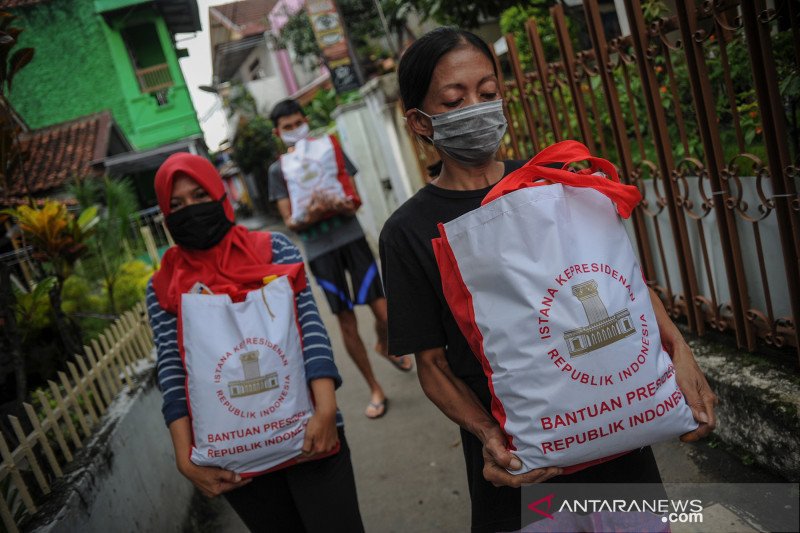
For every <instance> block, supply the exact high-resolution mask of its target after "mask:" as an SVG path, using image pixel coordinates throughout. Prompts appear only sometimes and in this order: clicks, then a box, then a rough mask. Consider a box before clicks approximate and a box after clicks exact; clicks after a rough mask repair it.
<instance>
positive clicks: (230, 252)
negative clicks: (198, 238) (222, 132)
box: [153, 152, 306, 314]
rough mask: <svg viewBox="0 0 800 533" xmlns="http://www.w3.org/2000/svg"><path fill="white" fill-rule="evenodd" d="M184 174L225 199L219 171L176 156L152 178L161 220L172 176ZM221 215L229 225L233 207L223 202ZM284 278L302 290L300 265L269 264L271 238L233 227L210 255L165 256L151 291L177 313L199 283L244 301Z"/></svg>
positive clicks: (200, 160) (177, 252)
mask: <svg viewBox="0 0 800 533" xmlns="http://www.w3.org/2000/svg"><path fill="white" fill-rule="evenodd" d="M179 173H180V174H186V175H188V176H189V177H190V178H192V179H193V180H194V181H196V182H197V183H198V185H200V186H201V187H203V188H204V189H205V190H206V191H207V192H208V194H209V196H211V198H212V199H213V200H215V201H219V200H220V199H221V198H222V197H223V195H224V194H225V187H224V186H223V184H222V178H220V175H219V173H218V172H217V169H216V168H214V165H212V164H211V162H210V161H208V160H207V159H205V158H204V157H200V156H197V155H192V154H188V153H185V152H180V153H177V154H173V155H171V156H169V158H167V160H166V161H164V164H162V165H161V167H160V168H159V169H158V172H157V173H156V180H155V189H156V196H157V197H158V205H159V207H161V212H162V213H164V216H167V215H169V214H170V205H169V204H170V197H171V196H172V184H173V181H174V179H175V175H176V174H179ZM224 208H225V215H226V216H227V217H228V219H229V220H230V221H231V222H233V221H234V214H233V206H232V205H231V203H230V201H228V200H227V199H226V200H225V201H224ZM271 275H276V276H281V275H288V276H289V278H290V281H291V282H292V286H293V287H294V289H295V291H300V290H302V289H303V288H304V287H305V286H306V279H305V271H304V270H303V264H302V263H295V264H289V265H273V264H272V236H271V235H270V234H269V233H266V232H255V231H249V230H248V229H247V228H245V227H244V226H234V227H232V228H231V229H230V230H229V231H228V233H227V234H226V235H225V237H223V238H222V240H221V241H220V242H218V243H217V244H215V245H214V246H212V247H211V248H209V249H208V250H192V249H188V248H183V247H181V246H177V245H176V246H173V247H172V248H170V249H169V250H167V252H166V253H165V254H164V257H163V259H162V262H161V268H160V269H159V270H158V271H157V272H156V273H155V274H154V275H153V289H154V290H155V293H156V297H157V298H158V303H159V304H160V305H161V307H162V308H163V309H165V310H166V311H169V312H170V313H172V314H177V313H178V309H179V306H180V301H181V295H182V294H185V293H187V292H189V291H190V290H191V289H192V287H193V286H194V285H195V284H196V283H197V282H198V281H199V282H201V283H204V284H205V285H206V286H207V287H208V288H209V289H211V292H213V293H214V294H228V295H230V297H231V299H233V301H235V302H237V301H242V300H244V298H245V296H246V294H247V292H249V291H251V290H254V289H257V288H259V287H261V286H262V285H263V284H264V282H263V280H264V278H265V277H267V276H271Z"/></svg>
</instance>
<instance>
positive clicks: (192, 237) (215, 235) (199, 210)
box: [166, 196, 233, 250]
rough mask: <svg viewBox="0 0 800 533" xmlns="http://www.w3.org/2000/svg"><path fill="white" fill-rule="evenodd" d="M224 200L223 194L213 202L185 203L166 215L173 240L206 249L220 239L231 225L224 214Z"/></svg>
mask: <svg viewBox="0 0 800 533" xmlns="http://www.w3.org/2000/svg"><path fill="white" fill-rule="evenodd" d="M224 201H225V196H223V197H222V198H221V199H220V200H218V201H214V202H203V203H202V204H193V205H187V206H186V207H184V208H183V209H179V210H178V211H175V212H174V213H170V214H169V215H167V217H166V223H167V229H169V232H170V234H171V235H172V238H173V240H174V241H175V242H176V243H177V244H178V245H180V246H183V247H184V248H191V249H193V250H207V249H209V248H211V247H212V246H214V245H215V244H217V243H218V242H219V241H221V240H222V238H223V237H224V236H225V234H226V233H228V230H230V229H231V228H232V227H233V222H231V221H230V220H228V217H226V216H225V208H224V207H223V204H222V202H224Z"/></svg>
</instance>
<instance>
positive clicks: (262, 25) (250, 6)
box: [209, 0, 278, 37]
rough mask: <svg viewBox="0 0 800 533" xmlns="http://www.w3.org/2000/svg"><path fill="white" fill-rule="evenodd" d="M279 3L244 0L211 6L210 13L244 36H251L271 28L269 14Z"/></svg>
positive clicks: (262, 0) (270, 0)
mask: <svg viewBox="0 0 800 533" xmlns="http://www.w3.org/2000/svg"><path fill="white" fill-rule="evenodd" d="M277 3H278V0H242V1H241V2H232V3H230V4H223V5H219V6H213V7H210V8H209V13H210V14H211V16H212V17H214V18H216V19H217V20H219V21H220V22H222V23H223V24H224V25H226V26H228V27H229V28H230V29H231V30H234V31H236V32H238V33H240V34H242V37H249V36H250V35H256V34H259V33H264V32H265V31H267V30H268V29H269V21H268V20H267V15H269V12H270V11H272V8H274V7H275V4H277ZM215 11H216V13H215Z"/></svg>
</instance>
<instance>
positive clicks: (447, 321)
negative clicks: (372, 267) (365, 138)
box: [380, 161, 525, 410]
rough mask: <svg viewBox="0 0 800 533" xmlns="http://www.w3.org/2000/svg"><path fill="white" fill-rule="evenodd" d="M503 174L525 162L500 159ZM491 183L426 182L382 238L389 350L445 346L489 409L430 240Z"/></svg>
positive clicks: (479, 371) (482, 378)
mask: <svg viewBox="0 0 800 533" xmlns="http://www.w3.org/2000/svg"><path fill="white" fill-rule="evenodd" d="M503 163H504V165H505V169H504V174H503V175H504V176H505V175H508V174H509V173H511V172H513V171H515V170H517V169H518V168H520V167H521V166H522V165H524V164H525V161H504V162H503ZM490 190H492V187H486V188H484V189H478V190H474V191H454V190H449V189H442V188H441V187H437V186H435V185H430V184H429V185H427V186H426V187H424V188H422V189H420V190H419V191H418V192H417V194H415V195H414V196H412V197H411V198H410V199H409V200H408V201H407V202H406V203H404V204H403V205H402V206H400V208H399V209H397V211H395V212H394V214H392V216H391V217H390V218H389V220H387V221H386V224H385V225H384V226H383V231H381V237H380V254H381V265H382V269H383V283H384V288H385V290H386V302H387V306H388V316H389V353H390V354H392V355H403V354H407V353H415V352H419V351H422V350H429V349H432V348H444V349H445V354H446V357H447V362H448V364H449V365H450V368H451V369H452V371H453V374H455V375H456V377H459V378H461V379H462V380H464V382H466V383H467V385H469V387H470V388H471V389H472V390H473V391H474V392H475V393H476V394H477V395H478V398H479V399H480V400H481V402H482V403H483V404H484V406H485V407H486V409H487V410H488V409H489V404H490V399H491V397H490V394H489V386H488V384H487V382H486V375H485V374H484V373H483V369H482V368H481V365H480V363H479V362H478V359H477V358H476V357H475V355H474V354H473V353H472V350H471V349H470V347H469V345H468V344H467V340H466V339H465V338H464V336H463V335H462V334H461V330H459V328H458V325H457V324H456V321H455V319H454V318H453V314H452V313H451V312H450V308H449V307H448V306H447V301H446V300H445V298H444V293H443V292H442V280H441V277H440V275H439V268H438V266H437V264H436V258H435V256H434V254H433V246H432V245H431V240H432V239H435V238H437V237H439V230H438V224H439V223H440V222H441V223H446V222H450V221H451V220H453V219H455V218H458V217H460V216H461V215H463V214H464V213H468V212H469V211H472V210H474V209H477V208H478V207H480V205H481V201H482V200H483V199H484V197H485V196H486V195H487V194H488V193H489V191H490Z"/></svg>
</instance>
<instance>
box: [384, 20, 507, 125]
mask: <svg viewBox="0 0 800 533" xmlns="http://www.w3.org/2000/svg"><path fill="white" fill-rule="evenodd" d="M461 46H473V47H474V48H476V49H477V50H478V51H479V52H480V53H482V54H483V55H485V56H486V57H487V59H489V61H490V62H491V63H492V68H493V69H494V73H495V75H497V65H496V64H495V62H494V55H493V54H492V51H491V49H490V48H489V45H487V44H486V42H485V41H484V40H483V39H481V38H480V37H478V36H477V35H475V34H474V33H472V32H469V31H466V30H461V29H459V28H455V27H451V26H442V27H440V28H436V29H435V30H432V31H429V32H428V33H426V34H425V35H423V36H422V37H420V38H419V39H417V40H416V41H414V43H413V44H412V45H411V46H409V47H408V50H406V51H405V53H404V54H403V57H402V58H401V59H400V65H399V66H398V67H397V81H398V83H399V85H400V99H401V100H402V101H403V107H404V108H405V109H406V111H407V110H409V109H414V108H417V107H419V106H420V105H422V101H423V100H424V99H425V95H426V94H428V87H430V85H431V78H433V71H434V70H435V69H436V65H437V64H438V63H439V60H440V59H442V57H444V55H445V54H447V53H448V52H451V51H452V50H455V49H456V48H459V47H461Z"/></svg>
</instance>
